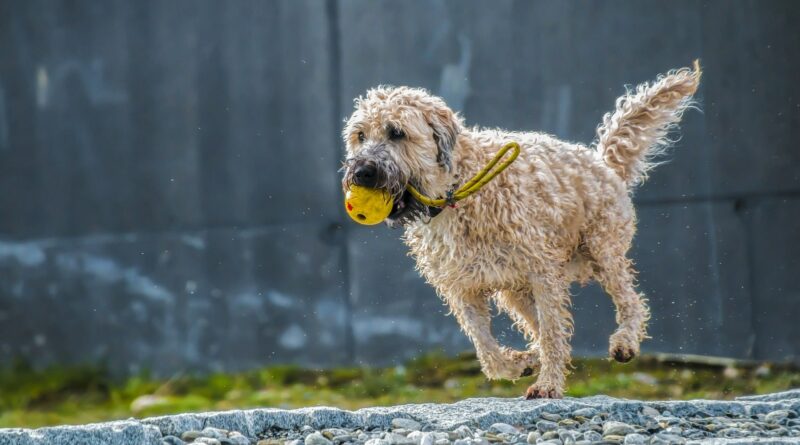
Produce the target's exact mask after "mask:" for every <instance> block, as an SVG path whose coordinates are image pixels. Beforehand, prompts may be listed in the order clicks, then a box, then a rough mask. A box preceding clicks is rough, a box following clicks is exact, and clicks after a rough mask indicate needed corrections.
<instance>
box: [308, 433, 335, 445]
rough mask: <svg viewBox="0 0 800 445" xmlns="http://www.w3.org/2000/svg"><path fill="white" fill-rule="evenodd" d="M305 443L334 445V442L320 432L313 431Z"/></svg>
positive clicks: (309, 444) (310, 444)
mask: <svg viewBox="0 0 800 445" xmlns="http://www.w3.org/2000/svg"><path fill="white" fill-rule="evenodd" d="M303 443H304V444H305V445H333V442H331V441H330V440H328V439H327V438H325V436H323V435H322V433H319V432H313V433H311V434H309V435H308V436H306V438H305V440H304V441H303Z"/></svg>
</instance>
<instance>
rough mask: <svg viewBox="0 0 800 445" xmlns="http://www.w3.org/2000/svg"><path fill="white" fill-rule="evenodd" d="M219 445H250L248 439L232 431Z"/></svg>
mask: <svg viewBox="0 0 800 445" xmlns="http://www.w3.org/2000/svg"><path fill="white" fill-rule="evenodd" d="M220 443H221V444H222V445H250V439H248V438H246V437H244V435H242V433H239V432H236V431H234V432H232V433H230V434H229V435H228V437H227V438H225V439H221V440H220Z"/></svg>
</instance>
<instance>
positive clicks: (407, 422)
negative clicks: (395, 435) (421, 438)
mask: <svg viewBox="0 0 800 445" xmlns="http://www.w3.org/2000/svg"><path fill="white" fill-rule="evenodd" d="M392 428H403V429H406V430H410V431H419V429H420V428H422V424H421V423H419V422H417V421H416V420H413V419H405V418H402V417H398V418H396V419H392Z"/></svg>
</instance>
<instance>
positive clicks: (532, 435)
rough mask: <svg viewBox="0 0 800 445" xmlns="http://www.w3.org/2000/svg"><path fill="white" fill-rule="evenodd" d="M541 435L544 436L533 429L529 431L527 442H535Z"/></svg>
mask: <svg viewBox="0 0 800 445" xmlns="http://www.w3.org/2000/svg"><path fill="white" fill-rule="evenodd" d="M540 437H542V435H541V434H540V433H539V432H538V431H532V432H530V433H528V438H527V440H526V442H528V443H530V444H535V443H536V441H537V440H539V438H540Z"/></svg>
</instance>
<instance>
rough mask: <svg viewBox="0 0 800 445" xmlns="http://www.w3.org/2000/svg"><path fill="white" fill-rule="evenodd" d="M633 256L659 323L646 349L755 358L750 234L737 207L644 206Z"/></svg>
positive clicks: (653, 322)
mask: <svg viewBox="0 0 800 445" xmlns="http://www.w3.org/2000/svg"><path fill="white" fill-rule="evenodd" d="M639 219H640V222H639V225H638V233H637V236H636V238H635V240H634V247H633V249H632V257H633V258H634V261H635V262H636V267H637V269H638V270H639V271H640V275H639V282H640V286H639V287H640V289H641V290H643V291H644V292H645V294H646V296H647V298H648V299H649V301H650V306H651V309H652V319H651V320H650V326H651V328H650V335H651V336H652V337H653V338H652V339H651V340H648V341H647V342H646V343H645V350H646V351H661V352H674V353H683V354H688V353H691V354H708V355H717V356H725V357H738V358H753V357H752V350H751V348H750V344H749V340H748V339H750V338H751V336H752V326H751V323H750V316H751V314H752V304H753V303H752V301H751V292H752V283H751V282H750V278H749V267H750V264H749V262H748V259H747V255H746V251H747V245H746V237H747V232H746V229H745V227H744V224H743V221H742V220H741V218H740V216H739V215H738V214H737V212H736V209H735V203H734V202H720V203H717V204H710V203H708V204H706V203H698V204H690V205H686V204H675V205H655V206H642V207H640V209H639Z"/></svg>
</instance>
